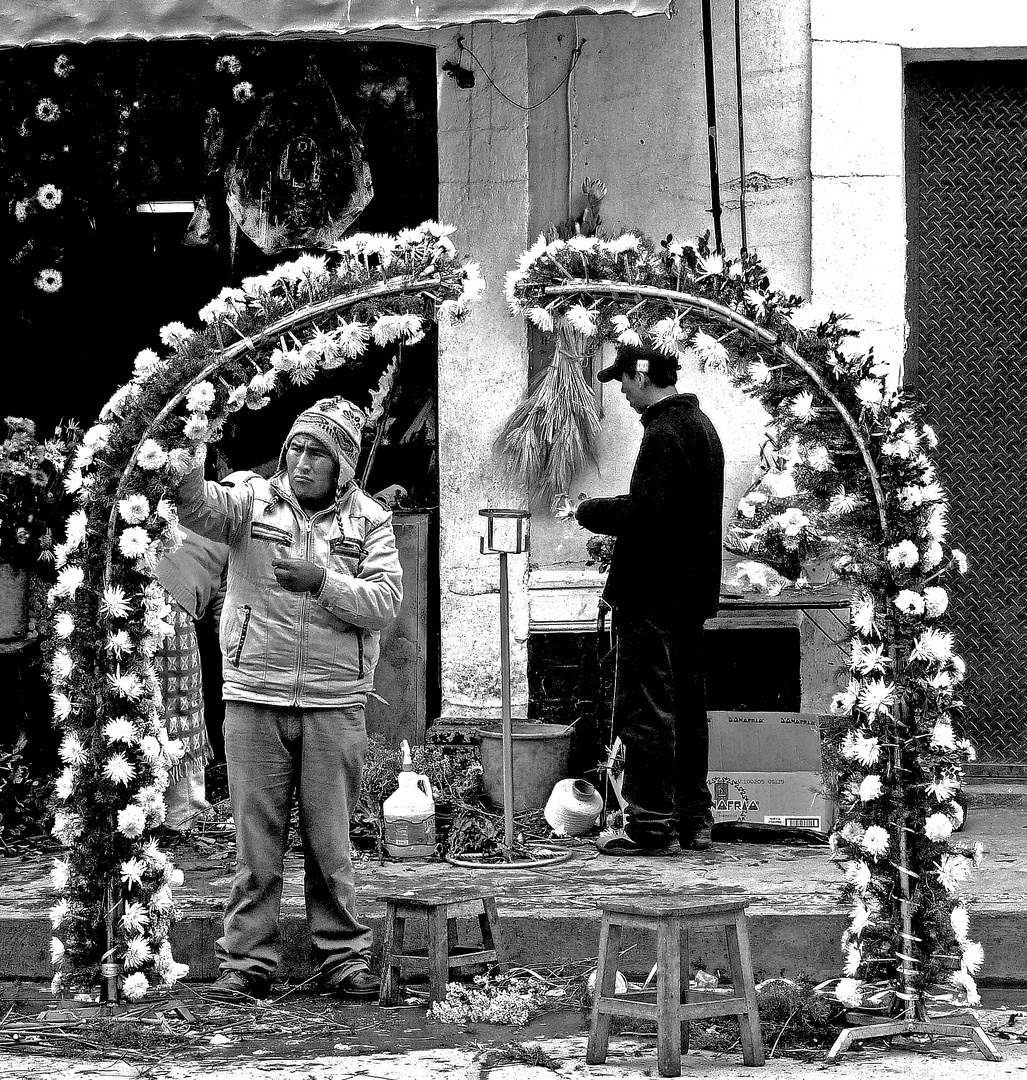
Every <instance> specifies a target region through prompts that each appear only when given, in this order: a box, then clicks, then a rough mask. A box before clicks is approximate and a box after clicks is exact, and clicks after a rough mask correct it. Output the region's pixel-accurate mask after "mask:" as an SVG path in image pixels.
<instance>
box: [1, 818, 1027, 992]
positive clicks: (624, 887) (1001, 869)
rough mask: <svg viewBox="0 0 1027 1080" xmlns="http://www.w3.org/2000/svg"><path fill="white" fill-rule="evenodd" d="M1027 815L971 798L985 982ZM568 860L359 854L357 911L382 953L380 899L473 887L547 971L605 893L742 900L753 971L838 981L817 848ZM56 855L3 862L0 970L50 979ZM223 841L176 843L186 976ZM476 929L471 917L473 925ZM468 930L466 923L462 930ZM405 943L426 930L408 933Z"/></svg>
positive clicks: (1000, 968)
mask: <svg viewBox="0 0 1027 1080" xmlns="http://www.w3.org/2000/svg"><path fill="white" fill-rule="evenodd" d="M1025 829H1027V811H1025V810H1023V809H1021V808H1020V807H1019V806H1011V807H1010V806H998V807H996V806H994V805H987V806H974V807H973V808H972V809H971V811H970V813H969V814H968V815H967V827H966V829H965V830H964V831H963V832H961V833H959V834H958V836H957V837H956V839H957V840H959V841H962V842H971V843H972V842H973V841H975V840H980V841H981V842H982V843H983V844H984V848H985V862H984V865H983V867H982V868H981V870H980V871H979V873H978V874H977V875H976V876H975V878H974V879H973V880H972V881H971V882H969V883H968V885H967V887H966V888H965V890H964V892H965V894H966V896H967V898H968V902H969V906H970V912H971V935H972V936H973V937H974V938H975V939H976V940H980V941H981V942H982V943H983V945H984V949H985V956H986V960H985V966H984V969H983V971H982V985H988V984H989V983H992V984H993V985H1003V986H1015V985H1022V984H1023V983H1024V982H1025V978H1027V977H1025V974H1024V973H1025V972H1027V845H1025V843H1024V839H1025V832H1024V830H1025ZM565 843H566V845H567V846H568V848H569V849H570V850H571V858H570V860H569V861H567V862H565V863H563V864H561V865H557V866H550V867H543V868H536V869H511V870H502V869H495V868H488V869H468V868H463V867H458V866H454V865H452V864H450V863H446V862H442V861H438V860H431V861H423V862H422V861H417V862H409V863H406V862H395V861H391V860H387V861H386V862H385V863H384V864H381V865H379V863H378V862H377V860H376V859H373V858H367V857H362V858H360V859H359V860H358V863H357V869H356V885H357V907H358V910H359V912H360V913H361V916H362V917H363V918H364V919H365V920H366V921H367V922H368V923H370V924H371V926H372V927H373V929H374V932H375V949H376V953H375V960H376V962H377V958H378V957H379V956H380V947H381V932H382V922H383V915H384V906H383V904H382V903H381V902H380V899H379V898H380V897H382V896H383V895H386V894H392V895H418V894H419V893H436V892H442V891H447V890H456V891H464V890H472V889H473V890H476V891H478V892H479V893H480V894H483V895H492V896H495V897H496V898H497V901H498V906H499V915H500V921H501V924H502V935H503V939H504V946H505V952H506V955H507V957H508V959H509V960H510V962H511V963H513V964H518V965H524V966H527V967H550V966H553V965H555V964H557V963H559V962H560V961H562V960H580V959H585V958H590V957H594V956H595V955H596V952H597V948H598V941H599V918H598V911H597V909H596V901H597V900H598V899H600V898H602V897H608V896H626V895H633V896H638V895H642V896H652V895H661V896H676V897H681V898H686V897H687V898H688V899H690V900H694V899H699V898H703V897H708V898H710V899H716V898H719V897H729V898H732V899H733V898H737V897H739V896H745V897H748V899H749V915H750V918H751V937H752V948H753V965H754V968H755V969H756V972H757V974H758V975H760V976H761V977H768V976H776V975H790V976H794V975H797V974H799V973H803V972H807V973H809V974H810V975H812V976H813V977H814V978H817V979H828V978H832V977H837V976H839V975H840V973H841V967H842V956H841V951H840V946H839V940H840V937H841V934H842V931H843V930H844V929H845V927H846V926H847V924H848V919H849V916H848V911H847V907H846V905H844V903H843V900H842V884H843V879H842V874H841V870H840V868H839V867H838V865H837V864H835V863H832V862H831V861H830V858H829V852H828V849H827V848H826V847H824V846H808V845H802V846H799V845H787V844H765V843H764V844H754V843H742V842H732V843H717V844H715V845H714V847H713V850H712V851H710V852H702V853H692V854H688V855H683V856H680V857H677V858H669V859H668V858H662V859H645V858H641V859H638V858H636V859H631V858H610V857H608V856H601V855H599V854H598V853H597V851H596V849H595V845H594V843H593V842H591V841H589V840H573V841H566V842H565ZM52 858H53V856H52V854H51V855H49V856H48V855H45V854H32V855H26V856H23V857H17V858H9V859H0V978H23V979H47V980H49V978H50V975H51V969H50V963H49V942H50V937H51V934H52V931H51V929H50V923H49V919H48V917H47V911H48V909H49V906H50V904H51V902H52V900H51V898H50V896H49V892H48V884H49V883H48V873H49V868H50V863H51V861H52ZM232 858H233V857H232V849H231V841H230V838H224V839H222V840H221V841H220V842H219V844H218V845H215V846H212V847H211V848H209V849H207V850H200V849H192V850H190V849H189V848H188V847H184V848H183V849H182V850H180V851H179V853H178V854H177V856H176V859H177V862H178V864H179V865H180V866H181V867H182V868H183V870H184V871H185V874H186V881H185V885H184V886H183V887H182V888H181V889H179V890H176V899H177V900H178V902H179V903H180V905H181V907H182V911H183V916H184V917H183V919H182V920H181V921H180V922H179V923H178V924H177V925H176V926H175V929H174V932H173V941H174V946H175V953H176V957H177V958H178V959H179V960H180V961H182V962H184V963H188V964H189V965H190V968H191V973H190V978H192V979H199V980H205V979H212V978H214V977H215V976H216V970H215V964H214V958H213V945H214V941H215V940H216V938H217V937H218V936H219V935H220V933H221V919H222V912H223V909H224V902H225V898H226V896H227V895H228V890H229V886H230V883H231V878H232V870H233V866H232ZM302 867H303V863H302V856H301V855H300V854H298V853H294V854H290V855H289V856H288V857H287V860H286V875H285V888H284V894H283V903H282V923H281V930H282V937H283V947H282V954H283V962H282V966H281V968H280V970H279V974H280V976H281V977H282V978H283V979H289V980H302V979H305V978H308V977H309V976H310V975H311V974H312V973H313V968H312V962H311V956H310V951H309V945H308V938H307V932H306V926H305V922H304V918H303V881H302V878H303V872H302ZM475 925H476V924H475ZM471 928H472V927H471V924H468V927H467V929H468V931H470V929H471ZM410 930H411V934H412V937H414V938H416V937H418V936H419V937H422V938H423V933H421V930H420V928H416V927H414V926H411V927H410ZM651 946H652V943H651V942H649V941H647V940H645V939H639V941H638V947H637V948H635V949H633V950H632V951H631V952H630V953H628V954H627V955H626V959H625V963H624V969H625V971H626V973H627V974H644V973H645V972H647V971H648V970H649V967H650V966H651V964H652V948H651ZM692 959H693V962H694V961H696V960H702V961H703V962H704V963H705V965H706V966H707V967H709V968H710V969H714V968H717V967H724V966H725V965H726V956H725V948H724V942H723V939H722V935H720V934H718V933H713V932H710V933H707V934H704V935H700V934H696V935H694V939H693V954H692Z"/></svg>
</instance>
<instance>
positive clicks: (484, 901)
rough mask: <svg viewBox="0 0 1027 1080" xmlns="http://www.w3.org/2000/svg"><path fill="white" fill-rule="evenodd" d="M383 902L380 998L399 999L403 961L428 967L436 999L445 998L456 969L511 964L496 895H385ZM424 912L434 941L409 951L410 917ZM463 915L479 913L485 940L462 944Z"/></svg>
mask: <svg viewBox="0 0 1027 1080" xmlns="http://www.w3.org/2000/svg"><path fill="white" fill-rule="evenodd" d="M378 902H379V903H382V904H385V942H384V945H383V949H382V989H381V994H380V996H379V998H378V1000H379V1003H380V1004H382V1005H395V1004H396V1002H397V1001H398V1000H399V975H400V969H401V968H402V967H406V968H407V970H408V971H410V972H412V973H414V974H425V973H427V975H428V995H429V997H430V998H431V1000H432V1001H442V1000H443V999H444V998H445V996H446V984H447V983H448V982H450V972H453V971H459V970H460V969H461V968H466V967H473V966H474V965H475V964H491V965H493V966H495V967H496V968H498V969H499V970H500V971H505V970H506V965H505V964H504V963H503V959H502V953H503V944H502V939H501V938H500V934H499V915H498V914H497V912H496V900H495V897H492V896H481V895H478V894H446V895H434V896H379V897H378ZM421 917H424V918H426V919H427V922H428V928H427V937H428V947H427V949H409V950H406V951H404V948H403V937H404V934H405V931H406V921H407V919H412V918H421ZM463 918H477V920H478V926H479V927H480V929H481V945H480V946H477V945H475V946H472V947H467V946H461V945H458V944H457V919H463Z"/></svg>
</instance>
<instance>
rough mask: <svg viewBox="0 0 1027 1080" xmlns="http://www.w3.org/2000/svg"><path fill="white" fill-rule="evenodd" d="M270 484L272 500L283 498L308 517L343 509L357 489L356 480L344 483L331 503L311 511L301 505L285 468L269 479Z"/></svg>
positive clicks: (299, 512)
mask: <svg viewBox="0 0 1027 1080" xmlns="http://www.w3.org/2000/svg"><path fill="white" fill-rule="evenodd" d="M268 484H269V485H270V487H271V499H272V501H276V500H278V499H281V500H282V501H283V502H287V503H288V504H289V505H290V506H291V507H292V508H293V510H295V511H296V512H297V513H298V514H303V515H304V516H306V517H317V516H318V515H319V514H323V513H325V512H326V511H329V510H331V511H334V510H336V509H342V508H343V507H345V505H346V503H348V502H349V500H350V499H352V498H353V492H354V491H356V489H357V485H356V482H355V481H353V480H350V481H348V482H347V483H346V484H344V485H343V488H342V490H341V491H340V492H339V493H338V495H337V496H336V498H335V501H334V502H331V503H329V504H328V505H327V506H325V507H322V508H321V509H320V510H315V511H314V512H313V513H310V511H308V510H306V509H304V508H303V507H302V506H300V504H299V500H298V499H297V498H296V496H295V495H294V494H293V490H292V487H291V486H290V484H289V474H288V473H287V472H286V471H285V469H280V470H279V471H278V472H276V473H275V474H274V476H272V477H271V479H270V480H269V481H268Z"/></svg>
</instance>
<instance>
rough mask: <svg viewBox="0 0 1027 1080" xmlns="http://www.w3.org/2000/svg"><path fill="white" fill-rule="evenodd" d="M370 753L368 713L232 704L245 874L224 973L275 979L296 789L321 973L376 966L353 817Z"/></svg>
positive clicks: (222, 953)
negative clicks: (360, 898)
mask: <svg viewBox="0 0 1027 1080" xmlns="http://www.w3.org/2000/svg"><path fill="white" fill-rule="evenodd" d="M366 750H367V731H366V729H365V727H364V707H363V706H362V705H357V706H353V707H349V708H330V709H294V708H287V707H283V706H275V705H253V704H250V703H248V702H241V701H229V702H226V703H225V756H226V758H227V761H228V789H229V796H230V798H231V802H232V816H233V817H234V819H235V843H236V870H235V877H234V879H233V881H232V890H231V893H230V895H229V898H228V906H227V908H226V909H225V928H224V935H223V936H222V937H221V938H219V939H218V941H217V942H216V944H215V946H214V952H215V955H216V957H217V959H218V963H219V965H220V968H221V970H222V972H224V971H227V970H230V969H231V970H236V971H242V972H245V973H246V974H249V975H255V976H271V975H273V974H274V973H275V970H276V969H277V967H278V962H279V958H280V945H279V936H278V916H279V911H280V908H281V902H282V877H283V866H284V861H285V850H286V845H287V843H288V838H289V813H290V809H291V806H292V798H293V793H294V792H296V794H297V796H298V799H299V811H300V834H301V837H302V840H303V855H304V876H303V891H304V899H305V901H306V911H307V924H308V926H309V927H310V936H311V939H312V943H313V948H314V959H315V960H316V962H317V964H318V967H319V971H320V974H321V975H322V977H324V978H328V979H335V978H341V977H344V976H346V975H348V974H350V973H351V972H353V971H355V970H357V969H358V968H361V967H363V966H365V965H366V964H367V958H368V954H369V953H370V950H371V930H370V928H369V927H367V926H365V925H364V924H363V923H362V922H360V920H359V919H358V918H357V910H356V901H355V896H354V889H353V863H352V861H351V859H350V849H349V816H350V811H351V810H352V809H353V808H354V807H355V806H356V802H357V798H358V795H359V792H360V771H361V769H362V768H363V764H364V754H365V752H366Z"/></svg>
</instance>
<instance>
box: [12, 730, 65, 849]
mask: <svg viewBox="0 0 1027 1080" xmlns="http://www.w3.org/2000/svg"><path fill="white" fill-rule="evenodd" d="M26 745H27V741H26V739H25V736H24V735H19V736H18V739H17V741H16V742H15V744H14V746H12V747H11V748H10V749H9V750H0V840H2V841H4V842H6V841H9V840H13V839H16V838H19V837H25V836H31V835H34V834H37V833H41V832H45V831H46V830H47V827H48V824H49V821H50V818H51V811H50V808H49V806H48V805H47V799H48V792H49V790H50V787H51V785H52V783H53V777H51V776H33V775H32V773H31V772H30V770H29V769H28V767H27V766H26V765H25V762H24V758H23V751H24V750H25V746H26Z"/></svg>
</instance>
